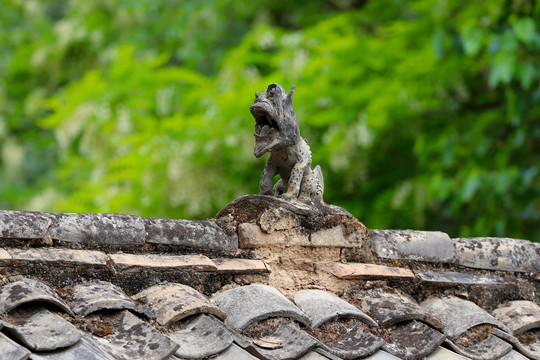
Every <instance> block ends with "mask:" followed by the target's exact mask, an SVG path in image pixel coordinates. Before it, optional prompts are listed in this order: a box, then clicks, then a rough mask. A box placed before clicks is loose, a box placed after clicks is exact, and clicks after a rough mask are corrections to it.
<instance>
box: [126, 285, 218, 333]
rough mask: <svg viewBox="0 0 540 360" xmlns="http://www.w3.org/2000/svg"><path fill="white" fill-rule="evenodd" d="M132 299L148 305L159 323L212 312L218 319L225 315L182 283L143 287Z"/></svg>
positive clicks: (169, 322)
mask: <svg viewBox="0 0 540 360" xmlns="http://www.w3.org/2000/svg"><path fill="white" fill-rule="evenodd" d="M134 299H135V300H137V301H140V302H142V303H144V304H145V305H146V306H148V307H149V308H150V309H151V310H152V312H153V313H154V315H155V318H156V321H157V322H158V323H159V324H160V325H170V324H172V323H173V322H175V321H178V320H181V319H183V318H185V317H187V316H190V315H196V314H202V313H205V314H212V315H215V316H217V317H218V318H220V319H225V317H226V316H227V315H226V314H225V312H224V311H223V310H221V309H220V308H219V307H217V306H216V305H215V304H213V303H212V302H211V301H210V300H208V298H206V296H204V295H203V294H201V293H200V292H198V291H197V290H195V289H193V288H192V287H189V286H187V285H183V284H177V283H166V284H162V285H155V286H152V287H149V288H148V289H145V290H143V291H141V292H140V293H138V294H137V295H135V296H134Z"/></svg>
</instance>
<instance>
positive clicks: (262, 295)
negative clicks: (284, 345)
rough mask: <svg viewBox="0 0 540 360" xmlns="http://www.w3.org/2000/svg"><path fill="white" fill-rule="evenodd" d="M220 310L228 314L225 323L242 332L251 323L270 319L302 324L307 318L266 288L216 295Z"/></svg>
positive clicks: (278, 294)
mask: <svg viewBox="0 0 540 360" xmlns="http://www.w3.org/2000/svg"><path fill="white" fill-rule="evenodd" d="M213 299H214V300H216V301H218V303H219V307H220V308H221V309H223V310H224V311H225V312H226V313H227V319H226V320H225V324H226V325H227V326H229V327H230V328H232V329H234V330H236V331H240V332H241V331H243V330H244V329H245V328H246V327H248V326H249V325H250V324H252V323H254V322H256V321H259V320H264V319H268V318H271V317H288V318H291V319H293V320H296V321H298V322H301V323H303V324H309V322H310V321H309V318H308V317H307V316H306V315H305V314H304V313H303V312H302V311H300V309H299V308H297V307H296V305H294V304H293V303H292V302H291V301H290V300H289V299H287V298H286V297H285V296H284V295H283V294H282V293H280V292H279V291H278V290H277V289H276V288H274V287H272V286H268V285H259V284H255V285H246V286H241V287H237V288H233V289H229V290H227V291H224V292H222V293H219V294H217V295H214V297H213Z"/></svg>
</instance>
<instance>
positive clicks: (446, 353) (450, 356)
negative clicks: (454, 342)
mask: <svg viewBox="0 0 540 360" xmlns="http://www.w3.org/2000/svg"><path fill="white" fill-rule="evenodd" d="M426 360H468V359H467V358H466V357H465V356H463V355H459V354H457V353H455V352H453V351H450V350H448V349H445V348H443V347H439V348H438V349H437V350H435V351H434V352H433V353H432V354H431V355H429V356H428V357H427V358H426ZM508 360H510V359H508Z"/></svg>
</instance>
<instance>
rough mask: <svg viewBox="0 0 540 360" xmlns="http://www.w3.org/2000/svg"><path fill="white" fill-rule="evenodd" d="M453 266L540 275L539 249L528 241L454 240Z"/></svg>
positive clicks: (504, 239)
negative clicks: (455, 264) (454, 254)
mask: <svg viewBox="0 0 540 360" xmlns="http://www.w3.org/2000/svg"><path fill="white" fill-rule="evenodd" d="M453 240H454V243H455V246H456V263H457V264H458V265H463V266H467V267H471V268H477V269H488V270H502V271H516V272H535V273H538V272H540V248H539V247H538V246H537V245H535V244H533V243H532V242H530V241H528V240H519V239H512V238H495V237H476V238H456V239H453Z"/></svg>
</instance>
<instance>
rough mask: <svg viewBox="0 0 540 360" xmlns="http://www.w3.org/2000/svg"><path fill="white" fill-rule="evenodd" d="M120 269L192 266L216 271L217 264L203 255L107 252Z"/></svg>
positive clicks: (202, 269) (199, 269) (200, 269)
mask: <svg viewBox="0 0 540 360" xmlns="http://www.w3.org/2000/svg"><path fill="white" fill-rule="evenodd" d="M108 255H109V257H110V258H111V260H112V261H113V262H114V265H115V267H118V268H120V269H129V268H139V267H147V268H153V269H167V268H194V269H196V270H198V271H217V266H216V265H215V264H214V263H213V262H212V260H210V259H209V258H207V257H206V256H204V255H158V254H142V255H135V254H108Z"/></svg>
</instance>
